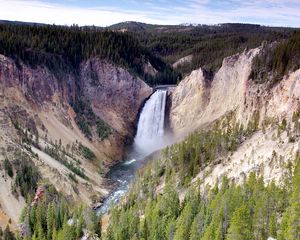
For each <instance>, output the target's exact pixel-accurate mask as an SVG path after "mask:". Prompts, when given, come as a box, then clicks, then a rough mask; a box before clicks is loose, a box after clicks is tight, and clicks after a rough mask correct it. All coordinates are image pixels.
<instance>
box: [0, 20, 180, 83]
mask: <svg viewBox="0 0 300 240" xmlns="http://www.w3.org/2000/svg"><path fill="white" fill-rule="evenodd" d="M0 54H4V55H6V56H9V57H12V58H14V59H16V60H22V61H23V62H25V63H27V64H30V65H31V66H33V67H35V66H37V65H45V66H47V67H48V68H49V69H50V70H53V72H54V73H56V74H57V73H60V74H63V73H65V72H73V73H77V71H78V69H79V65H80V64H81V63H82V61H84V60H86V59H88V58H90V57H95V56H97V57H100V58H102V59H106V60H108V61H110V62H112V63H114V64H117V65H119V66H122V67H125V68H127V69H128V70H130V71H131V72H132V73H133V74H135V75H138V76H140V77H141V78H143V79H144V80H146V81H148V83H149V84H158V83H159V82H158V83H156V81H159V79H160V78H161V79H164V81H167V83H168V81H169V83H174V82H176V80H177V77H178V76H177V75H176V73H174V72H173V71H172V69H171V68H170V67H169V66H168V65H167V64H166V63H164V62H163V61H162V60H161V59H160V58H159V57H155V56H154V55H153V54H151V52H149V51H148V50H147V49H146V48H144V47H142V46H141V44H140V43H139V41H138V40H137V39H136V38H135V37H133V36H131V35H129V34H126V33H125V34H124V33H118V32H113V31H110V30H101V29H98V28H88V27H86V28H80V27H77V26H72V27H63V26H54V25H53V26H52V25H44V26H27V25H1V24H0ZM147 62H150V63H151V64H152V66H153V67H154V68H155V69H157V70H158V72H159V74H158V75H157V76H156V77H152V76H150V75H147V73H145V72H144V64H145V63H147ZM165 75H168V76H167V77H164V76H165ZM160 76H161V77H160Z"/></svg>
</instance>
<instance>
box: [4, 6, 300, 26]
mask: <svg viewBox="0 0 300 240" xmlns="http://www.w3.org/2000/svg"><path fill="white" fill-rule="evenodd" d="M0 19H2V20H13V21H25V22H39V23H49V24H57V25H71V24H78V25H79V26H84V25H95V26H109V25H111V24H115V23H118V22H123V21H138V22H145V23H152V24H184V23H191V24H218V23H228V22H241V23H256V24H262V25H267V26H290V27H300V0H185V1H184V0H106V1H104V0H90V1H84V0H52V1H51V0H0Z"/></svg>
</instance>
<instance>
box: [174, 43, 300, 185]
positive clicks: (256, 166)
mask: <svg viewBox="0 0 300 240" xmlns="http://www.w3.org/2000/svg"><path fill="white" fill-rule="evenodd" d="M260 51H261V48H256V49H252V50H250V51H244V52H243V53H240V54H237V55H234V56H231V57H227V58H225V59H224V61H223V64H222V67H221V68H220V69H219V70H218V72H217V73H216V74H215V76H214V78H213V79H212V80H209V79H207V78H206V77H205V74H204V73H203V71H202V69H198V70H195V71H193V72H192V73H191V74H190V75H189V76H187V77H186V78H185V79H184V80H183V81H182V82H181V83H180V84H179V85H178V86H177V88H176V89H175V90H174V91H173V92H172V94H171V99H172V100H171V107H170V119H169V121H170V127H171V129H172V130H173V132H174V134H175V136H177V137H178V138H182V137H184V136H186V135H187V134H189V133H190V132H192V131H195V130H197V129H207V128H209V126H210V125H211V124H212V123H214V122H215V121H216V120H220V119H222V118H224V117H225V116H228V114H233V116H234V122H235V123H237V124H240V125H242V126H243V127H244V128H249V124H252V123H253V122H257V126H258V128H257V130H256V131H255V133H254V134H250V135H249V136H248V137H247V139H243V141H242V142H241V143H240V145H239V146H238V148H237V149H236V151H234V152H233V153H232V154H229V155H228V156H227V157H225V158H224V157H221V158H218V159H216V161H214V162H213V163H212V164H210V165H209V166H208V167H206V168H205V169H204V170H202V171H200V172H199V174H198V176H197V177H196V179H195V181H196V180H197V179H201V180H202V181H203V182H204V183H205V184H210V185H211V186H213V185H214V184H215V183H216V182H220V180H221V179H222V177H223V176H228V177H229V178H230V179H231V180H233V181H235V182H241V181H243V180H244V179H245V177H246V176H247V175H249V174H250V173H251V172H256V173H258V174H259V175H261V176H263V177H264V179H265V182H270V181H271V180H276V182H279V183H280V181H281V180H282V177H283V176H284V174H285V173H286V171H285V167H284V166H286V165H287V163H288V161H289V160H290V159H293V157H294V156H295V155H296V154H297V152H298V151H299V149H300V146H299V120H298V119H296V118H295V116H298V115H297V114H298V112H299V106H300V70H297V71H295V72H290V73H289V74H288V75H286V76H284V77H283V78H282V79H281V81H279V82H278V83H277V84H275V85H274V84H273V85H272V84H269V82H268V81H265V82H264V83H261V84H257V83H255V81H253V79H251V78H250V77H249V76H250V73H251V67H252V61H253V58H254V57H255V56H257V55H258V54H260ZM293 116H294V117H293ZM293 118H294V119H293ZM295 119H296V120H295ZM205 184H204V185H205Z"/></svg>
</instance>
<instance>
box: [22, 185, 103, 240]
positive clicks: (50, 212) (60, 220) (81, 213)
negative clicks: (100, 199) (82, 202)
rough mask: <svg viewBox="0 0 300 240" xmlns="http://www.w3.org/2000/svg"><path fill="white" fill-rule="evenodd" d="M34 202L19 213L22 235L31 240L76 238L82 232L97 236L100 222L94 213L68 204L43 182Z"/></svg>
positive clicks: (72, 239) (99, 231) (99, 233)
mask: <svg viewBox="0 0 300 240" xmlns="http://www.w3.org/2000/svg"><path fill="white" fill-rule="evenodd" d="M45 188H46V189H45V194H44V195H43V197H42V198H40V199H39V200H38V202H37V203H35V204H31V205H28V206H27V208H25V209H24V211H23V216H22V217H21V222H22V225H21V232H20V234H21V237H22V238H23V239H27V240H29V239H32V240H65V239H68V240H76V239H80V238H81V237H82V236H83V235H84V232H86V233H89V236H90V237H91V238H92V237H93V236H94V237H96V236H98V237H100V236H101V225H100V221H99V217H97V216H96V213H95V212H94V211H92V210H90V209H88V208H85V207H77V208H75V209H74V208H73V209H72V208H71V207H70V205H69V204H68V202H67V201H66V199H65V198H64V197H63V196H61V195H60V194H59V193H57V191H56V190H55V188H54V187H53V186H51V185H50V186H45Z"/></svg>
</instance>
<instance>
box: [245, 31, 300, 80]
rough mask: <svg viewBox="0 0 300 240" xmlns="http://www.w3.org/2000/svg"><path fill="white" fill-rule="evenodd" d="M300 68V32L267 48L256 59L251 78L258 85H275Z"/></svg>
mask: <svg viewBox="0 0 300 240" xmlns="http://www.w3.org/2000/svg"><path fill="white" fill-rule="evenodd" d="M299 68H300V32H295V33H294V34H293V35H292V36H291V37H290V38H289V39H287V40H284V41H281V42H276V43H273V44H271V45H269V46H265V47H264V49H263V50H262V53H261V54H259V55H258V56H257V57H255V59H254V61H253V64H252V72H251V75H250V78H252V79H253V80H254V81H255V82H256V83H264V82H267V81H268V82H270V83H271V84H275V83H277V82H278V81H280V80H281V79H282V77H283V76H284V75H285V74H288V73H289V72H290V71H291V72H292V71H295V70H297V69H299Z"/></svg>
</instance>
